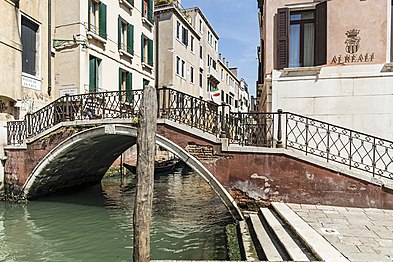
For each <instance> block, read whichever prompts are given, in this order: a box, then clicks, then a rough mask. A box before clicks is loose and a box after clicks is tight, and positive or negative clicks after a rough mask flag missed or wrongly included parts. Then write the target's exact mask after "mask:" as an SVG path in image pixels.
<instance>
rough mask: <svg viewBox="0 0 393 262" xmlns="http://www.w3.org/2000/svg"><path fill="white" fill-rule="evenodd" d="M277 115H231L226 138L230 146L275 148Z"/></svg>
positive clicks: (228, 119) (228, 120)
mask: <svg viewBox="0 0 393 262" xmlns="http://www.w3.org/2000/svg"><path fill="white" fill-rule="evenodd" d="M275 115H277V113H230V114H229V117H228V118H227V123H226V124H227V132H226V136H227V138H228V139H229V143H230V144H239V145H242V146H260V147H273V144H274V134H273V132H274V122H275V121H274V118H275Z"/></svg>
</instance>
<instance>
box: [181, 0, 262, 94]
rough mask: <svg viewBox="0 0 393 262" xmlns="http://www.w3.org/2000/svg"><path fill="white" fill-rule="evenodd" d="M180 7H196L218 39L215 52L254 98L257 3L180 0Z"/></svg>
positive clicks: (226, 0) (257, 38)
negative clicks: (235, 70) (244, 83)
mask: <svg viewBox="0 0 393 262" xmlns="http://www.w3.org/2000/svg"><path fill="white" fill-rule="evenodd" d="M182 5H183V7H184V8H189V7H195V6H197V7H199V8H200V9H201V10H202V12H203V13H204V14H205V16H206V18H207V19H208V20H209V22H210V24H211V25H212V26H213V28H214V30H215V31H216V33H217V34H218V36H219V37H220V39H219V46H218V48H219V53H222V56H223V57H225V59H226V60H227V61H229V67H237V68H238V78H239V79H240V78H244V79H245V80H246V82H247V84H248V89H249V93H250V95H254V96H255V81H256V80H257V77H258V75H257V69H258V59H257V46H258V45H259V28H258V9H257V5H258V3H257V0H182Z"/></svg>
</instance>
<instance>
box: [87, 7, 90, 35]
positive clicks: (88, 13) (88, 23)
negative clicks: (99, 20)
mask: <svg viewBox="0 0 393 262" xmlns="http://www.w3.org/2000/svg"><path fill="white" fill-rule="evenodd" d="M90 16H91V0H87V30H89V31H91V28H90V24H91V21H90V19H91V18H90Z"/></svg>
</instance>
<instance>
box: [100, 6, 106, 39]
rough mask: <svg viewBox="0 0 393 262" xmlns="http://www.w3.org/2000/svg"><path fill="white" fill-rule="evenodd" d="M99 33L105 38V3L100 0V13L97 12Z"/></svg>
mask: <svg viewBox="0 0 393 262" xmlns="http://www.w3.org/2000/svg"><path fill="white" fill-rule="evenodd" d="M98 16H99V35H100V36H101V37H102V38H104V39H106V37H107V35H106V5H105V4H104V3H102V2H100V13H99V15H98Z"/></svg>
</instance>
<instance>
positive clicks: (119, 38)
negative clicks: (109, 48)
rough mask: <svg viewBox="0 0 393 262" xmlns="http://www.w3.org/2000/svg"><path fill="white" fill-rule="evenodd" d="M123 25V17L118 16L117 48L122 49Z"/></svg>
mask: <svg viewBox="0 0 393 262" xmlns="http://www.w3.org/2000/svg"><path fill="white" fill-rule="evenodd" d="M121 27H122V26H121V17H120V16H119V17H118V18H117V48H118V49H119V50H120V49H121V44H122V42H121V31H122V28H121Z"/></svg>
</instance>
